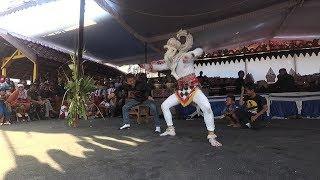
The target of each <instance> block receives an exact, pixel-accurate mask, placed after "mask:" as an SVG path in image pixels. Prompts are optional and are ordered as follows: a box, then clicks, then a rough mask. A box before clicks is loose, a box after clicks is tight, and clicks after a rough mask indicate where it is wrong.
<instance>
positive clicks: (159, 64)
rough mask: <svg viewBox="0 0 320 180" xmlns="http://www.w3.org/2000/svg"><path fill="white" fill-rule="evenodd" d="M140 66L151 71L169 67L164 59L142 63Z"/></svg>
mask: <svg viewBox="0 0 320 180" xmlns="http://www.w3.org/2000/svg"><path fill="white" fill-rule="evenodd" d="M139 66H140V67H141V68H143V69H145V70H146V71H149V72H158V71H163V70H168V69H169V67H168V65H167V63H166V62H165V61H164V60H158V61H152V62H151V63H146V64H140V65H139Z"/></svg>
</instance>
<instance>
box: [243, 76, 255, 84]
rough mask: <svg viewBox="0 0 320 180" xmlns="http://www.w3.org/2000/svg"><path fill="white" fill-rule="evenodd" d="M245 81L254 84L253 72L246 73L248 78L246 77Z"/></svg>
mask: <svg viewBox="0 0 320 180" xmlns="http://www.w3.org/2000/svg"><path fill="white" fill-rule="evenodd" d="M244 83H245V84H254V79H253V76H252V74H250V73H248V74H247V75H246V78H244Z"/></svg>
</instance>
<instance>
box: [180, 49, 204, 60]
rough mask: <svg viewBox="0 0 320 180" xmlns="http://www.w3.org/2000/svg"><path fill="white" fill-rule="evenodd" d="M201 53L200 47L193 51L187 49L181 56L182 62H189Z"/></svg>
mask: <svg viewBox="0 0 320 180" xmlns="http://www.w3.org/2000/svg"><path fill="white" fill-rule="evenodd" d="M202 54H203V50H202V49H201V48H196V49H195V50H193V51H189V52H187V53H186V54H185V55H184V56H183V61H184V62H191V61H194V60H195V58H198V57H200V56H201V55H202Z"/></svg>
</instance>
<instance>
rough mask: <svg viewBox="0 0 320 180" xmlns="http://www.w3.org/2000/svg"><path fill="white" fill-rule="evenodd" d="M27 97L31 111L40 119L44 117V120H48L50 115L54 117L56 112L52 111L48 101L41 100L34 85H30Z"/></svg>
mask: <svg viewBox="0 0 320 180" xmlns="http://www.w3.org/2000/svg"><path fill="white" fill-rule="evenodd" d="M28 96H29V99H30V101H31V107H32V108H31V111H32V112H34V113H38V115H39V116H40V117H42V116H43V115H44V117H45V118H50V114H51V115H55V114H56V112H55V111H54V110H53V107H52V105H51V102H50V101H49V100H48V99H42V98H41V96H40V94H39V92H38V88H37V86H36V85H35V84H31V85H30V89H29V90H28Z"/></svg>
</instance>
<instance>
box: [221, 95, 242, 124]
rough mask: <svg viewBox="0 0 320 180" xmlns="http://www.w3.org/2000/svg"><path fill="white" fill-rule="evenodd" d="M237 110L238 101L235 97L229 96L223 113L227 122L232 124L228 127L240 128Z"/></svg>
mask: <svg viewBox="0 0 320 180" xmlns="http://www.w3.org/2000/svg"><path fill="white" fill-rule="evenodd" d="M236 108H237V106H236V99H235V97H234V95H228V96H227V99H226V108H225V109H224V111H223V114H224V116H225V118H226V120H227V121H228V122H229V123H230V124H229V125H228V126H231V127H240V124H239V122H238V120H237V117H236V115H235V111H236Z"/></svg>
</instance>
